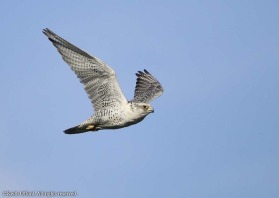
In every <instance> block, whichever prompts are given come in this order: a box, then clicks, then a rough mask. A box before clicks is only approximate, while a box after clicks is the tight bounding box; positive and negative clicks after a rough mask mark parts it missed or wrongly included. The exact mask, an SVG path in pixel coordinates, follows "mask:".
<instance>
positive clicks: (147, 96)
mask: <svg viewBox="0 0 279 198" xmlns="http://www.w3.org/2000/svg"><path fill="white" fill-rule="evenodd" d="M136 75H137V83H136V89H135V94H134V99H133V100H132V102H144V103H149V102H150V101H151V100H153V99H155V98H157V97H159V96H160V95H162V93H163V91H164V89H163V87H162V85H161V84H160V83H159V81H158V80H156V79H155V78H154V77H153V76H152V75H151V74H150V73H149V72H148V71H146V70H144V72H142V71H139V72H138V73H136Z"/></svg>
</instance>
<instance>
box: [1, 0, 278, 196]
mask: <svg viewBox="0 0 279 198" xmlns="http://www.w3.org/2000/svg"><path fill="white" fill-rule="evenodd" d="M278 10H279V2H278V1H275V0H274V1H272V0H267V1H253V0H241V1H240V0H235V1H218V0H212V1H205V0H201V1H194V0H190V1H32V0H30V1H2V2H1V8H0V18H1V32H0V35H1V48H0V56H1V66H0V77H1V78H0V88H1V97H0V112H1V113H0V125H1V129H0V131H1V133H0V160H1V163H0V190H1V192H2V191H4V190H11V191H19V190H25V191H38V190H43V191H77V193H78V196H79V197H92V198H95V197H96V198H112V197H121V198H131V197H132V198H144V197H160V198H170V197H175V198H181V197H183V198H184V197H185V198H205V197H206V198H218V197H220V198H235V197H238V198H239V197H241V198H247V197H253V198H260V197H261V198H262V197H267V198H277V197H279V169H278V167H279V154H278V151H279V145H278V140H279V105H278V101H279V92H278V91H279V55H278V52H279V36H278V35H279V25H278V19H279V12H278ZM43 28H50V29H51V30H53V31H54V32H56V33H57V34H59V35H60V36H62V37H64V38H65V39H67V40H68V41H70V42H72V43H73V44H75V45H77V46H78V47H80V48H81V49H83V50H85V51H87V52H88V53H90V54H92V55H94V56H97V57H98V58H100V59H102V60H103V61H104V62H106V63H107V64H108V65H110V66H111V67H113V68H114V69H115V71H116V73H117V77H118V80H119V83H120V85H121V87H122V90H123V92H124V94H125V96H126V97H127V98H128V99H131V98H132V97H133V91H134V87H135V81H136V76H135V75H134V73H135V72H137V71H138V70H143V69H147V70H148V71H150V72H151V73H152V74H154V76H155V77H156V78H158V79H159V80H160V82H161V83H162V85H163V87H164V89H165V92H164V94H163V95H162V96H161V97H160V98H158V99H156V100H155V101H153V102H152V105H153V107H154V109H155V113H154V114H151V115H149V116H148V117H147V118H146V119H145V120H144V121H143V122H141V123H139V124H137V125H134V126H131V127H128V128H124V129H120V130H104V131H100V132H97V133H85V134H80V135H72V136H71V135H65V134H64V133H63V130H65V129H67V128H69V127H72V126H74V125H76V124H79V123H80V122H82V121H84V120H85V119H87V118H88V117H89V116H90V115H91V114H92V113H93V112H92V107H91V104H90V101H89V100H88V98H87V95H86V93H85V91H84V90H83V88H82V85H81V84H80V83H79V80H78V79H77V78H76V76H75V75H74V73H73V72H72V71H71V70H70V69H69V67H68V66H67V65H66V64H65V63H64V61H63V60H62V59H61V57H60V55H59V53H58V52H57V51H56V49H55V48H54V46H52V44H51V43H50V42H49V41H48V40H47V38H46V37H45V36H44V35H43V33H42V29H43ZM1 197H3V196H2V195H1Z"/></svg>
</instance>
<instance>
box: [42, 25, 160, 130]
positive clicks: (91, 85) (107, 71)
mask: <svg viewBox="0 0 279 198" xmlns="http://www.w3.org/2000/svg"><path fill="white" fill-rule="evenodd" d="M43 33H44V34H45V35H46V36H47V37H48V39H49V40H50V41H51V42H52V44H53V45H54V46H55V47H56V49H57V50H58V52H59V53H60V54H61V56H62V58H63V60H64V61H65V62H66V63H67V64H68V65H69V66H70V68H71V69H72V70H73V71H74V72H75V74H76V75H77V77H78V78H79V79H80V82H81V83H82V84H83V85H84V89H85V91H86V93H87V94H88V97H89V99H90V100H91V103H92V106H93V109H94V114H93V115H92V116H91V117H90V118H88V119H87V120H86V121H84V122H83V123H81V124H79V125H77V126H74V127H72V128H69V129H67V130H65V131H64V133H66V134H79V133H84V132H90V131H93V132H95V131H98V130H102V129H119V128H123V127H127V126H130V125H133V124H137V123H139V122H140V121H142V120H143V119H144V118H145V117H146V116H147V115H148V114H150V113H154V109H153V108H152V106H151V105H150V104H149V103H150V101H152V100H153V99H155V98H157V97H159V96H160V95H161V94H162V93H163V91H164V89H163V87H162V85H161V84H160V83H159V81H158V80H156V78H154V77H153V76H152V75H151V74H150V73H149V72H148V71H147V70H143V71H138V72H137V73H136V76H137V81H136V87H135V92H134V98H133V99H132V100H130V101H128V100H127V99H126V98H125V96H124V95H123V93H122V91H121V88H120V86H119V84H118V81H117V78H116V75H115V72H114V70H113V69H112V68H111V67H109V66H108V65H107V64H105V63H104V62H103V61H101V60H100V59H98V58H96V57H94V56H91V55H89V54H88V53H86V52H84V51H83V50H81V49H79V48H78V47H76V46H74V45H73V44H71V43H69V42H68V41H66V40H65V39H63V38H62V37H60V36H58V35H57V34H55V33H54V32H52V31H51V30H49V29H48V28H46V29H43Z"/></svg>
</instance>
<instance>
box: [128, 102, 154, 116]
mask: <svg viewBox="0 0 279 198" xmlns="http://www.w3.org/2000/svg"><path fill="white" fill-rule="evenodd" d="M131 107H132V109H133V110H134V111H136V112H138V113H139V114H141V115H143V116H146V115H148V114H149V113H154V109H153V108H152V107H151V105H150V104H147V103H132V105H131Z"/></svg>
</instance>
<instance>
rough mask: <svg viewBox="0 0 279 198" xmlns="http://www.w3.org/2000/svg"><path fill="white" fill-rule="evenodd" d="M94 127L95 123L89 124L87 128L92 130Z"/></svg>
mask: <svg viewBox="0 0 279 198" xmlns="http://www.w3.org/2000/svg"><path fill="white" fill-rule="evenodd" d="M94 128H95V126H94V125H88V126H87V127H86V130H91V129H94Z"/></svg>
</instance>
